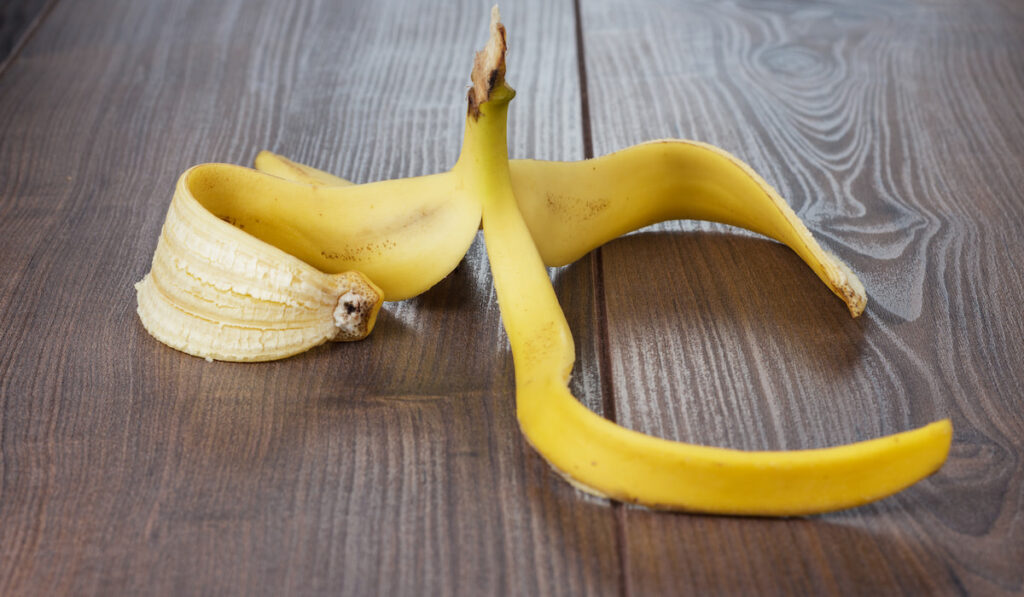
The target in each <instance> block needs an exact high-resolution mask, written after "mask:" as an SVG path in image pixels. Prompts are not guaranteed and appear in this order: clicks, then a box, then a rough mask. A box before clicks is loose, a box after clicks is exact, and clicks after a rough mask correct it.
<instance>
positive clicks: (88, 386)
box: [0, 0, 619, 595]
mask: <svg viewBox="0 0 1024 597" xmlns="http://www.w3.org/2000/svg"><path fill="white" fill-rule="evenodd" d="M487 8H488V6H487V5H485V4H482V3H479V2H468V1H467V2H458V3H445V4H444V5H443V6H420V5H418V4H413V3H400V2H397V1H386V2H362V3H343V4H331V5H327V4H325V3H318V2H285V1H272V0H266V1H262V2H242V1H241V0H235V1H231V2H217V3H209V2H201V1H190V2H170V3H140V2H130V1H128V0H98V1H97V2H92V3H78V2H61V3H59V4H58V5H57V7H56V9H55V10H54V12H53V13H52V14H51V15H50V17H49V18H48V19H47V21H46V23H45V25H44V26H43V27H42V28H41V29H40V30H39V32H38V33H37V35H35V36H34V37H33V39H32V40H31V42H30V43H29V44H28V45H27V46H26V47H25V48H24V51H23V52H22V53H21V54H20V55H19V57H18V58H17V60H16V61H14V62H13V63H12V65H11V67H10V68H9V69H8V70H7V72H6V73H5V74H4V75H3V76H2V77H0V137H2V139H3V143H2V144H0V254H2V255H3V259H2V260H0V480H2V483H0V554H2V557H0V594H3V595H19V594H25V595H37V594H76V595H79V594H174V595H180V594H245V595H251V594H271V595H277V594H283V593H294V594H336V593H338V592H341V593H345V594H354V595H365V594H374V593H376V594H386V595H403V594H404V595H422V594H469V595H482V594H505V593H516V594H572V595H575V594H609V593H615V592H617V591H618V586H619V585H618V578H619V568H618V559H617V553H616V544H615V536H614V532H615V520H614V516H613V513H612V511H611V510H610V509H609V508H608V507H607V506H606V505H605V504H603V503H602V502H600V501H599V500H593V499H585V498H581V497H580V496H579V495H578V494H577V493H576V492H575V491H574V490H573V489H571V488H570V487H569V486H568V485H566V484H565V483H564V482H562V481H561V480H560V479H559V478H558V477H557V476H556V475H554V474H552V473H551V472H550V471H549V470H548V467H547V466H546V465H545V464H544V463H543V462H542V461H541V459H540V458H538V457H537V456H536V455H535V454H534V453H533V452H532V451H531V450H530V449H529V448H528V447H527V446H526V444H525V442H524V441H523V440H522V439H521V437H520V434H519V431H518V428H517V425H516V422H515V417H514V405H513V399H514V398H513V372H512V361H511V356H510V353H509V351H508V348H507V340H506V338H505V337H504V335H503V333H502V332H501V331H500V322H499V314H498V309H497V305H496V303H495V300H494V295H493V290H492V288H491V286H490V283H489V274H488V273H487V266H486V261H485V254H484V252H483V247H482V245H480V244H477V245H475V246H474V247H473V249H472V250H471V252H470V254H469V256H468V258H467V260H466V261H465V262H464V264H462V265H461V266H460V267H459V268H458V269H457V270H456V272H455V273H454V274H452V275H451V276H450V277H449V278H447V279H446V280H444V281H443V282H442V283H440V284H439V285H438V286H437V287H436V288H435V289H433V290H431V291H430V292H428V293H426V294H425V295H423V296H421V297H420V298H417V299H414V300H411V301H408V302H406V303H401V304H395V305H389V306H388V307H387V310H386V311H385V312H384V313H383V314H382V316H381V320H380V322H379V323H378V326H377V329H376V331H375V332H374V334H373V336H372V337H371V338H370V339H368V340H366V341H364V342H361V343H355V344H346V345H332V346H329V347H321V348H319V349H316V350H314V351H311V352H309V353H307V354H304V355H301V356H299V357H295V358H292V359H288V360H286V361H282V362H277V363H268V364H260V365H240V364H227V363H207V362H205V361H203V360H201V359H195V358H191V357H188V356H185V355H183V354H180V353H177V352H175V351H172V350H170V349H168V348H166V347H164V346H162V345H160V344H158V343H157V342H155V341H154V340H153V339H151V338H150V337H149V336H148V335H147V334H146V333H145V331H144V330H143V329H142V327H141V325H140V324H139V323H138V320H137V317H136V315H135V295H134V291H133V288H132V284H133V283H134V282H135V281H137V280H139V279H140V278H141V277H142V275H143V274H144V273H145V272H146V271H147V270H148V267H149V259H150V257H151V255H152V251H153V248H154V247H155V244H156V239H157V234H158V231H159V228H160V225H161V223H162V221H163V217H164V211H165V210H166V206H167V204H168V201H169V199H170V195H171V191H172V188H173V185H174V183H175V180H176V178H177V176H178V174H179V173H180V172H181V171H183V170H184V169H185V168H186V167H188V166H190V165H192V164H195V163H198V162H204V161H226V162H235V163H248V162H249V160H251V159H252V158H253V156H254V155H255V153H256V152H257V151H258V150H259V149H262V148H269V149H272V150H275V151H278V152H280V153H284V154H287V155H290V156H292V157H294V158H296V159H298V160H301V161H306V162H309V163H312V164H314V165H316V166H318V167H321V168H325V169H329V170H332V171H334V172H337V173H339V174H341V175H344V176H346V177H349V178H352V179H354V180H357V181H368V180H374V179H379V178H390V177H400V176H410V175H416V174H422V173H427V172H433V171H437V170H441V169H444V168H447V167H449V166H450V165H451V164H452V163H453V161H454V159H455V157H456V155H457V153H458V148H459V146H460V142H461V136H462V119H463V116H464V110H465V106H464V103H463V102H464V93H465V89H466V83H467V82H468V74H469V68H470V65H471V62H472V56H473V54H472V52H473V51H474V50H475V49H477V48H478V47H480V46H481V44H482V43H483V41H484V40H485V37H486V33H485V32H486V29H485V26H486V19H487ZM506 23H507V24H508V26H509V31H510V33H511V38H510V45H511V48H512V52H513V53H512V54H511V56H510V71H509V73H510V75H509V76H510V80H511V81H512V83H513V84H514V85H515V86H516V87H517V89H518V91H519V99H517V100H516V102H515V104H514V108H513V110H512V124H511V126H512V130H511V135H510V144H511V147H512V153H513V155H519V156H525V155H534V156H540V157H556V156H557V157H561V158H565V159H570V158H578V157H580V152H581V145H580V139H581V132H580V127H581V124H580V119H579V112H578V103H577V102H578V99H577V98H578V93H579V89H578V85H577V79H576V55H575V53H574V41H573V34H572V32H573V27H574V22H573V17H572V6H571V5H570V4H568V3H561V4H558V5H555V4H549V3H545V2H541V1H539V0H537V1H533V2H526V3H523V5H517V6H516V7H515V8H514V10H509V11H508V14H507V15H506ZM556 281H557V286H558V289H559V293H560V296H561V297H562V298H563V300H564V301H565V302H566V304H567V307H568V308H569V309H570V319H571V320H572V322H573V325H574V329H575V330H576V331H577V333H578V339H579V342H580V344H581V346H582V350H581V352H583V353H586V352H587V351H590V352H591V353H592V352H593V348H592V346H593V338H592V329H593V301H592V299H591V295H590V290H591V280H590V273H589V269H587V268H586V267H582V266H579V267H575V268H567V269H565V270H562V271H560V272H559V273H558V274H557V278H556ZM588 346H589V347H590V348H588ZM577 373H578V374H577V376H576V379H577V380H578V381H577V382H576V388H577V390H580V389H582V390H587V389H588V388H589V389H593V387H594V385H595V384H596V383H598V381H599V380H597V378H596V376H595V374H594V372H593V370H592V368H590V369H588V368H587V367H586V366H585V367H582V368H581V369H580V370H579V371H578V372H577Z"/></svg>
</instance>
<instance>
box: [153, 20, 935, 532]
mask: <svg viewBox="0 0 1024 597" xmlns="http://www.w3.org/2000/svg"><path fill="white" fill-rule="evenodd" d="M504 56H505V29H504V27H503V26H502V25H501V24H500V22H499V20H498V13H497V7H495V9H494V10H493V14H492V22H491V37H490V40H489V41H488V44H487V46H486V47H485V49H484V50H483V51H481V52H480V53H478V54H477V57H476V61H475V64H474V69H473V75H472V80H473V88H472V89H471V90H470V92H469V106H468V110H467V117H466V133H465V140H464V143H463V147H462V152H461V154H460V157H459V159H458V161H457V163H456V164H455V166H454V167H453V168H452V169H451V170H450V171H448V172H445V173H441V174H435V175H431V176H422V177H417V178H410V179H402V180H391V181H383V182H377V183H371V184H365V185H354V184H352V183H350V182H348V181H346V180H344V179H341V178H338V177H336V176H333V175H331V174H328V173H326V172H323V171H320V170H317V169H315V168H312V167H309V166H306V165H303V164H299V163H296V162H293V161H291V160H288V159H287V158H284V157H282V156H278V155H275V154H272V153H269V152H261V153H260V154H259V155H258V156H257V158H256V162H255V166H256V169H255V170H252V169H248V168H242V167H239V166H232V165H227V164H203V165H200V166H196V167H194V168H192V169H190V170H188V171H186V172H185V173H184V174H183V175H182V176H181V179H180V180H179V183H178V187H177V190H176V192H175V195H174V198H173V199H172V202H171V207H170V209H169V212H168V216H167V220H166V222H165V225H164V230H163V232H162V234H161V239H160V243H159V244H158V247H157V250H156V253H155V255H154V260H153V268H152V270H151V272H150V273H149V274H148V275H147V276H146V278H145V279H144V280H143V281H142V282H140V283H139V284H138V285H137V288H138V301H139V315H140V318H141V320H142V322H143V324H144V325H145V327H146V329H147V330H149V331H150V333H152V334H153V335H154V336H155V337H157V338H158V339H159V340H161V341H162V342H164V343H166V344H168V345H170V346H172V347H174V348H177V349H179V350H183V351H185V352H188V353H190V354H194V355H197V356H204V357H207V358H215V359H222V360H266V359H272V358H282V357H284V356H288V355H290V354H295V353H297V352H301V351H302V350H305V349H308V348H310V347H312V346H316V345H317V344H320V343H322V342H324V341H327V340H338V339H342V340H344V339H358V338H361V337H364V336H365V335H366V334H368V333H369V332H370V330H371V329H372V326H373V322H374V320H375V317H376V314H377V310H378V309H379V308H380V303H381V301H382V300H384V299H387V300H401V299H403V298H407V297H410V296H415V295H416V294H419V293H421V292H423V291H425V290H427V289H428V288H430V287H431V286H432V285H434V284H435V283H437V282H438V281H439V280H440V279H442V278H443V277H444V276H445V275H447V274H448V273H449V272H450V271H451V270H452V269H454V267H455V266H456V265H457V264H458V262H459V261H460V260H461V259H462V257H463V255H464V254H465V252H466V251H467V250H468V248H469V245H470V243H472V241H473V239H474V238H475V236H476V232H477V229H478V227H480V226H481V224H482V228H483V235H484V241H485V244H486V247H487V253H488V258H489V260H490V264H491V271H492V274H493V276H494V282H495V287H496V290H497V295H498V303H499V306H500V309H501V315H502V320H503V324H504V326H505V330H506V331H507V333H508V337H509V342H510V344H511V347H512V354H513V359H514V362H515V378H516V410H517V416H518V419H519V424H520V428H521V429H522V432H523V435H524V436H525V437H526V439H527V441H528V442H529V443H530V444H531V445H532V446H533V447H534V449H536V451H537V452H538V453H539V454H540V455H541V456H543V457H544V458H545V459H546V460H547V462H549V463H550V464H551V466H552V467H553V468H554V469H555V470H556V471H557V472H558V473H559V474H561V475H562V476H563V477H564V478H565V479H566V480H568V481H569V482H570V483H572V484H573V485H575V486H576V487H578V488H580V489H582V490H584V491H588V492H590V493H594V494H597V495H601V496H607V497H609V498H613V499H616V500H620V501H623V502H631V503H637V504H643V505H645V506H648V507H652V508H666V509H680V510H688V511H695V512H708V513H719V514H743V515H763V516H778V515H799V514H811V513H818V512H827V511H831V510H838V509H842V508H848V507H853V506H857V505H861V504H865V503H868V502H871V501H873V500H877V499H880V498H883V497H885V496H888V495H891V494H892V493H895V492H897V491H899V490H901V489H903V488H905V487H907V486H909V485H911V484H913V483H914V482H916V481H918V480H920V479H921V478H923V477H925V476H927V475H929V474H931V473H933V472H935V471H936V470H938V468H939V467H940V466H941V465H942V463H943V462H944V461H945V459H946V456H947V454H948V451H949V447H950V442H951V438H952V426H951V424H950V422H949V421H948V420H942V421H938V422H935V423H932V424H930V425H926V426H924V427H921V428H919V429H915V430H911V431H907V432H903V433H899V434H896V435H891V436H888V437H882V438H878V439H874V440H869V441H864V442H860V443H855V444H850V445H845V446H839V447H833V448H825V449H814V450H798V451H778V452H771V451H767V452H748V451H739V450H729V449H724V448H715V447H707V446H696V445H690V444H685V443H680V442H674V441H668V440H665V439H659V438H655V437H651V436H647V435H644V434H642V433H638V432H635V431H631V430H629V429H625V428H623V427H620V426H618V425H616V424H615V423H613V422H611V421H608V420H606V419H603V418H602V417H600V416H598V415H596V414H594V413H593V412H591V411H590V410H588V409H587V408H586V407H584V406H583V405H582V404H580V402H579V401H578V400H576V399H575V398H574V397H573V396H572V394H571V393H570V392H569V390H568V380H569V374H570V371H571V370H572V366H573V362H574V359H575V355H574V350H573V340H572V335H571V333H570V331H569V327H568V324H567V323H566V320H565V316H564V314H563V313H562V310H561V307H560V306H559V304H558V300H557V298H556V296H555V293H554V290H553V289H552V286H551V282H550V278H549V276H548V271H547V269H546V266H555V265H564V264H567V263H571V262H572V261H575V260H576V259H578V258H580V257H581V256H583V255H585V254H586V253H587V252H589V251H590V250H592V249H594V248H595V247H598V246H600V245H602V244H604V243H605V242H607V241H609V240H612V239H614V238H617V237H618V236H621V235H622V234H625V233H627V232H630V231H632V230H636V229H638V228H642V227H644V226H647V225H649V224H652V223H655V222H659V221H664V220H668V219H680V218H693V219H702V220H709V221H714V222H724V223H727V224H732V225H734V226H739V227H742V228H746V229H748V230H752V231H754V232H757V233H760V234H763V235H765V236H768V237H771V238H773V239H776V240H778V241H779V242H781V243H784V244H786V245H787V246H789V247H790V248H791V249H793V251H795V252H796V253H797V254H798V255H799V256H800V258H801V259H803V261H804V262H805V263H807V265H808V266H809V267H810V268H811V269H812V270H813V271H814V273H815V274H816V275H817V276H818V277H819V278H820V279H821V280H822V281H823V282H824V283H825V284H826V285H828V287H829V288H830V289H831V290H832V291H833V292H834V293H835V294H836V295H837V296H838V297H839V298H840V299H842V300H843V301H844V303H845V304H846V306H847V308H848V309H849V310H850V313H851V314H852V315H853V316H854V317H856V316H858V315H860V314H861V313H862V312H863V310H864V307H865V304H866V296H865V293H864V288H863V286H862V285H861V283H860V282H859V281H858V279H857V277H856V276H855V275H854V274H853V272H852V271H851V270H850V269H849V268H848V267H847V266H846V265H845V264H843V263H842V262H841V261H839V260H838V259H837V258H836V257H834V256H833V255H831V254H830V253H828V252H826V251H825V250H823V249H822V248H821V247H820V246H819V245H818V243H817V242H816V241H815V240H814V238H813V237H812V235H811V234H810V232H809V231H808V230H807V228H806V227H805V226H804V225H803V223H802V222H801V221H800V220H799V218H797V216H796V214H795V213H794V212H793V210H792V209H791V208H790V207H789V206H788V204H787V203H786V202H785V201H784V200H783V199H782V198H781V197H780V196H779V195H778V193H776V192H775V190H774V189H772V188H771V186H769V185H768V183H766V182H765V181H764V180H763V179H762V178H761V177H760V176H758V175H757V174H756V173H755V172H754V171H753V170H752V169H751V168H750V167H749V166H747V165H746V164H744V163H743V162H741V161H740V160H738V159H736V158H735V157H733V156H732V155H730V154H728V153H726V152H724V151H722V150H720V149H718V148H715V147H712V146H710V145H707V144H704V143H699V142H694V141H679V140H665V141H655V142H651V143H645V144H642V145H638V146H634V147H631V148H628V149H625V150H622V151H619V152H616V153H614V154H610V155H608V156H604V157H602V158H598V159H594V160H587V161H583V162H543V161H535V160H511V161H510V160H509V159H508V154H507V145H506V119H507V109H508V103H509V101H510V100H511V99H512V98H513V97H514V95H515V92H514V91H513V90H512V89H511V88H510V87H508V86H507V85H506V84H505V80H504V75H505V60H504ZM357 272H358V273H357Z"/></svg>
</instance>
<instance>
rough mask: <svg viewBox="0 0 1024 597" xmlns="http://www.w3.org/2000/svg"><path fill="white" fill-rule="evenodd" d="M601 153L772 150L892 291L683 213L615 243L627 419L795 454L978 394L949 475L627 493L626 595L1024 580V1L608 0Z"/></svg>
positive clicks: (597, 76)
mask: <svg viewBox="0 0 1024 597" xmlns="http://www.w3.org/2000/svg"><path fill="white" fill-rule="evenodd" d="M583 9H584V10H583V15H582V30H583V32H584V36H585V47H586V68H587V79H588V91H589V98H590V114H591V117H592V120H591V123H590V126H591V133H592V138H593V143H594V149H595V153H596V154H598V155H600V154H603V153H607V152H610V151H614V150H616V149H619V148H621V147H624V146H627V145H630V144H633V143H636V142H639V141H644V140H647V139H652V138H659V137H684V138H696V139H700V140H703V141H707V142H710V143H713V144H716V145H719V146H722V147H724V148H726V149H728V150H729V151H732V152H733V153H735V154H736V155H737V156H739V157H741V158H742V159H744V160H746V161H748V162H749V163H750V164H751V165H752V166H753V167H754V168H755V169H756V170H758V171H759V172H761V173H762V174H763V175H764V176H765V177H766V178H767V179H768V180H769V181H770V182H771V183H772V184H773V185H775V186H776V187H777V188H778V189H779V190H780V192H781V193H782V195H783V196H785V197H787V198H788V199H789V201H790V203H791V204H792V205H793V206H794V208H795V209H796V210H797V212H798V213H799V214H800V215H801V217H803V218H804V219H805V221H806V222H807V224H808V225H809V227H810V228H811V230H812V231H813V232H814V233H815V235H816V236H817V237H818V238H819V239H820V240H821V242H822V243H823V244H824V245H825V247H826V248H828V249H829V250H832V251H833V252H835V253H837V254H838V255H839V256H840V257H841V258H842V259H844V260H845V261H846V262H847V263H849V264H850V265H851V266H852V267H853V269H854V270H855V271H856V272H857V273H858V274H859V276H860V277H861V279H862V280H863V281H864V283H865V285H866V287H867V289H868V294H869V297H870V298H869V305H868V310H867V312H866V313H865V314H864V315H863V317H862V318H860V319H858V320H852V319H850V317H849V316H848V314H847V313H846V309H845V307H844V306H843V305H842V303H840V302H839V301H838V300H836V299H835V298H834V297H833V296H832V295H831V294H830V293H829V291H828V290H827V289H826V288H825V287H824V286H823V285H822V284H821V283H820V282H819V281H818V280H817V279H816V278H815V277H814V275H813V274H812V273H811V272H810V271H809V270H808V269H807V268H806V266H804V265H803V263H802V262H801V261H800V260H799V259H798V258H797V257H796V256H795V255H794V254H793V253H791V252H790V251H789V250H788V249H786V248H785V247H782V246H781V245H778V244H775V243H772V242H769V241H766V240H761V239H759V238H756V237H753V236H751V235H750V234H747V233H744V232H741V231H737V230H734V229H729V228H727V227H724V226H718V225H709V224H699V223H692V222H685V223H670V224H665V225H661V226H658V227H655V228H653V229H651V230H650V231H647V232H645V233H642V234H639V235H636V236H632V237H629V238H625V239H621V240H618V241H615V242H613V243H611V244H610V245H608V246H607V247H605V248H604V249H602V261H603V272H602V277H603V279H604V282H605V296H606V309H605V311H606V313H607V325H608V328H609V343H608V345H607V346H606V349H607V350H608V351H610V361H611V375H610V379H611V380H613V391H614V393H615V396H616V398H617V402H616V406H615V410H616V414H617V417H618V420H619V422H621V423H622V424H624V425H626V426H627V427H630V428H634V429H638V430H642V431H645V432H648V433H652V434H655V435H659V436H662V437H667V438H671V439H677V440H683V441H688V442H693V443H702V444H711V445H719V446H729V447H736V448H746V449H795V448H812V447H821V446H827V445H834V444H838V443H844V442H849V441H856V440H861V439H867V438H871V437H875V436H879V435H883V434H887V433H891V432H895V431H899V430H904V429H909V428H911V427H916V426H919V425H923V424H925V423H928V422H930V421H932V420H935V419H938V418H941V417H947V416H948V417H951V418H952V419H953V423H954V426H955V438H954V442H955V443H954V446H953V449H952V453H951V456H950V460H949V462H948V463H947V464H946V466H945V467H944V468H943V469H942V471H941V472H940V473H939V474H937V475H935V476H933V477H931V478H929V479H928V480H926V481H924V482H922V483H920V484H918V485H916V486H914V487H913V488H911V489H909V490H907V491H905V492H903V493H901V494H898V495H897V496H895V497H892V498H890V499H887V500H884V501H882V502H879V503H877V504H874V505H870V506H866V507H863V508H858V509H855V510H852V511H848V512H843V513H838V514H833V515H828V516H819V517H813V518H809V519H806V520H791V521H769V520H756V519H755V520H744V519H732V518H705V517H699V516H686V515H665V514H660V513H652V512H648V511H645V510H641V509H636V508H624V512H625V525H624V527H625V528H624V541H625V543H626V545H625V552H626V554H627V557H626V560H627V561H626V571H627V582H626V592H627V593H630V594H635V595H653V594H668V595H671V594H680V593H682V594H687V593H692V594H716V593H725V594H893V593H909V594H957V593H970V594H979V595H981V594H984V595H990V594H1004V593H1019V592H1021V591H1022V590H1024V588H1022V585H1024V530H1022V527H1021V517H1022V511H1024V469H1022V467H1021V466H1020V463H1021V459H1022V457H1024V416H1022V413H1024V410H1022V408H1021V405H1020V400H1021V396H1022V391H1021V390H1022V388H1024V355H1022V351H1021V350H1020V347H1021V343H1022V340H1024V328H1022V325H1021V314H1022V309H1021V307H1020V305H1021V304H1022V300H1024V277H1022V276H1021V264H1022V263H1024V248H1022V245H1021V243H1020V237H1021V233H1022V231H1024V202H1022V201H1021V194H1020V188H1021V185H1022V183H1024V169H1022V167H1021V166H1022V163H1024V103H1022V102H1021V101H1020V98H1021V97H1024V12H1022V11H1021V6H1020V5H1019V4H1014V3H999V2H981V3H971V4H970V6H967V5H963V6H958V5H943V6H936V5H922V4H916V3H910V2H896V3H891V2H871V3H853V2H847V3H842V4H838V5H827V6H823V5H817V4H804V3H787V2H773V3H767V4H765V3H716V2H708V3H683V4H669V3H664V2H655V1H648V2H638V3H630V4H628V5H625V4H622V3H616V2H603V1H596V0H595V1H588V2H584V3H583Z"/></svg>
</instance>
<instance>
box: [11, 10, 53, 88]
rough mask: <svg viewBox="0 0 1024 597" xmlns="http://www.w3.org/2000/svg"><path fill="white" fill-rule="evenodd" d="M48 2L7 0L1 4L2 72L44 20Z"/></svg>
mask: <svg viewBox="0 0 1024 597" xmlns="http://www.w3.org/2000/svg"><path fill="white" fill-rule="evenodd" d="M48 4H52V2H51V1H48V0H5V1H4V3H3V4H0V72H3V65H4V63H5V62H6V61H7V59H8V57H10V55H11V52H12V51H14V49H15V48H16V47H17V46H18V44H19V43H21V41H22V40H23V39H25V36H26V35H29V32H30V31H32V29H33V27H34V26H35V25H36V24H38V22H39V21H40V20H41V19H42V17H43V13H44V12H45V10H46V6H47V5H48Z"/></svg>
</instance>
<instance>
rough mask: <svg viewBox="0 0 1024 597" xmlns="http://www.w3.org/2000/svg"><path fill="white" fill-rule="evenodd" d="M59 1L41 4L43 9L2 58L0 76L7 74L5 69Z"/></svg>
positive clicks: (54, 0) (16, 57)
mask: <svg viewBox="0 0 1024 597" xmlns="http://www.w3.org/2000/svg"><path fill="white" fill-rule="evenodd" d="M59 1H60V0H50V1H49V2H47V3H46V5H45V6H43V9H42V10H40V11H39V14H37V15H36V16H35V17H34V18H33V19H32V22H31V23H29V25H28V28H27V29H25V33H23V34H22V35H21V37H20V38H19V39H18V41H17V42H15V44H14V47H13V48H11V53H10V54H8V55H7V57H6V58H4V60H3V62H0V77H3V76H4V75H5V74H7V69H8V68H10V66H11V65H12V64H14V61H15V60H17V59H18V56H20V55H21V51H22V49H24V48H25V46H26V45H28V42H29V41H30V40H31V39H32V38H33V37H35V34H36V31H38V30H39V27H40V26H41V25H42V24H43V21H45V20H46V19H47V18H48V17H49V16H50V14H51V13H52V12H53V9H54V7H56V6H57V2H59Z"/></svg>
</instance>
